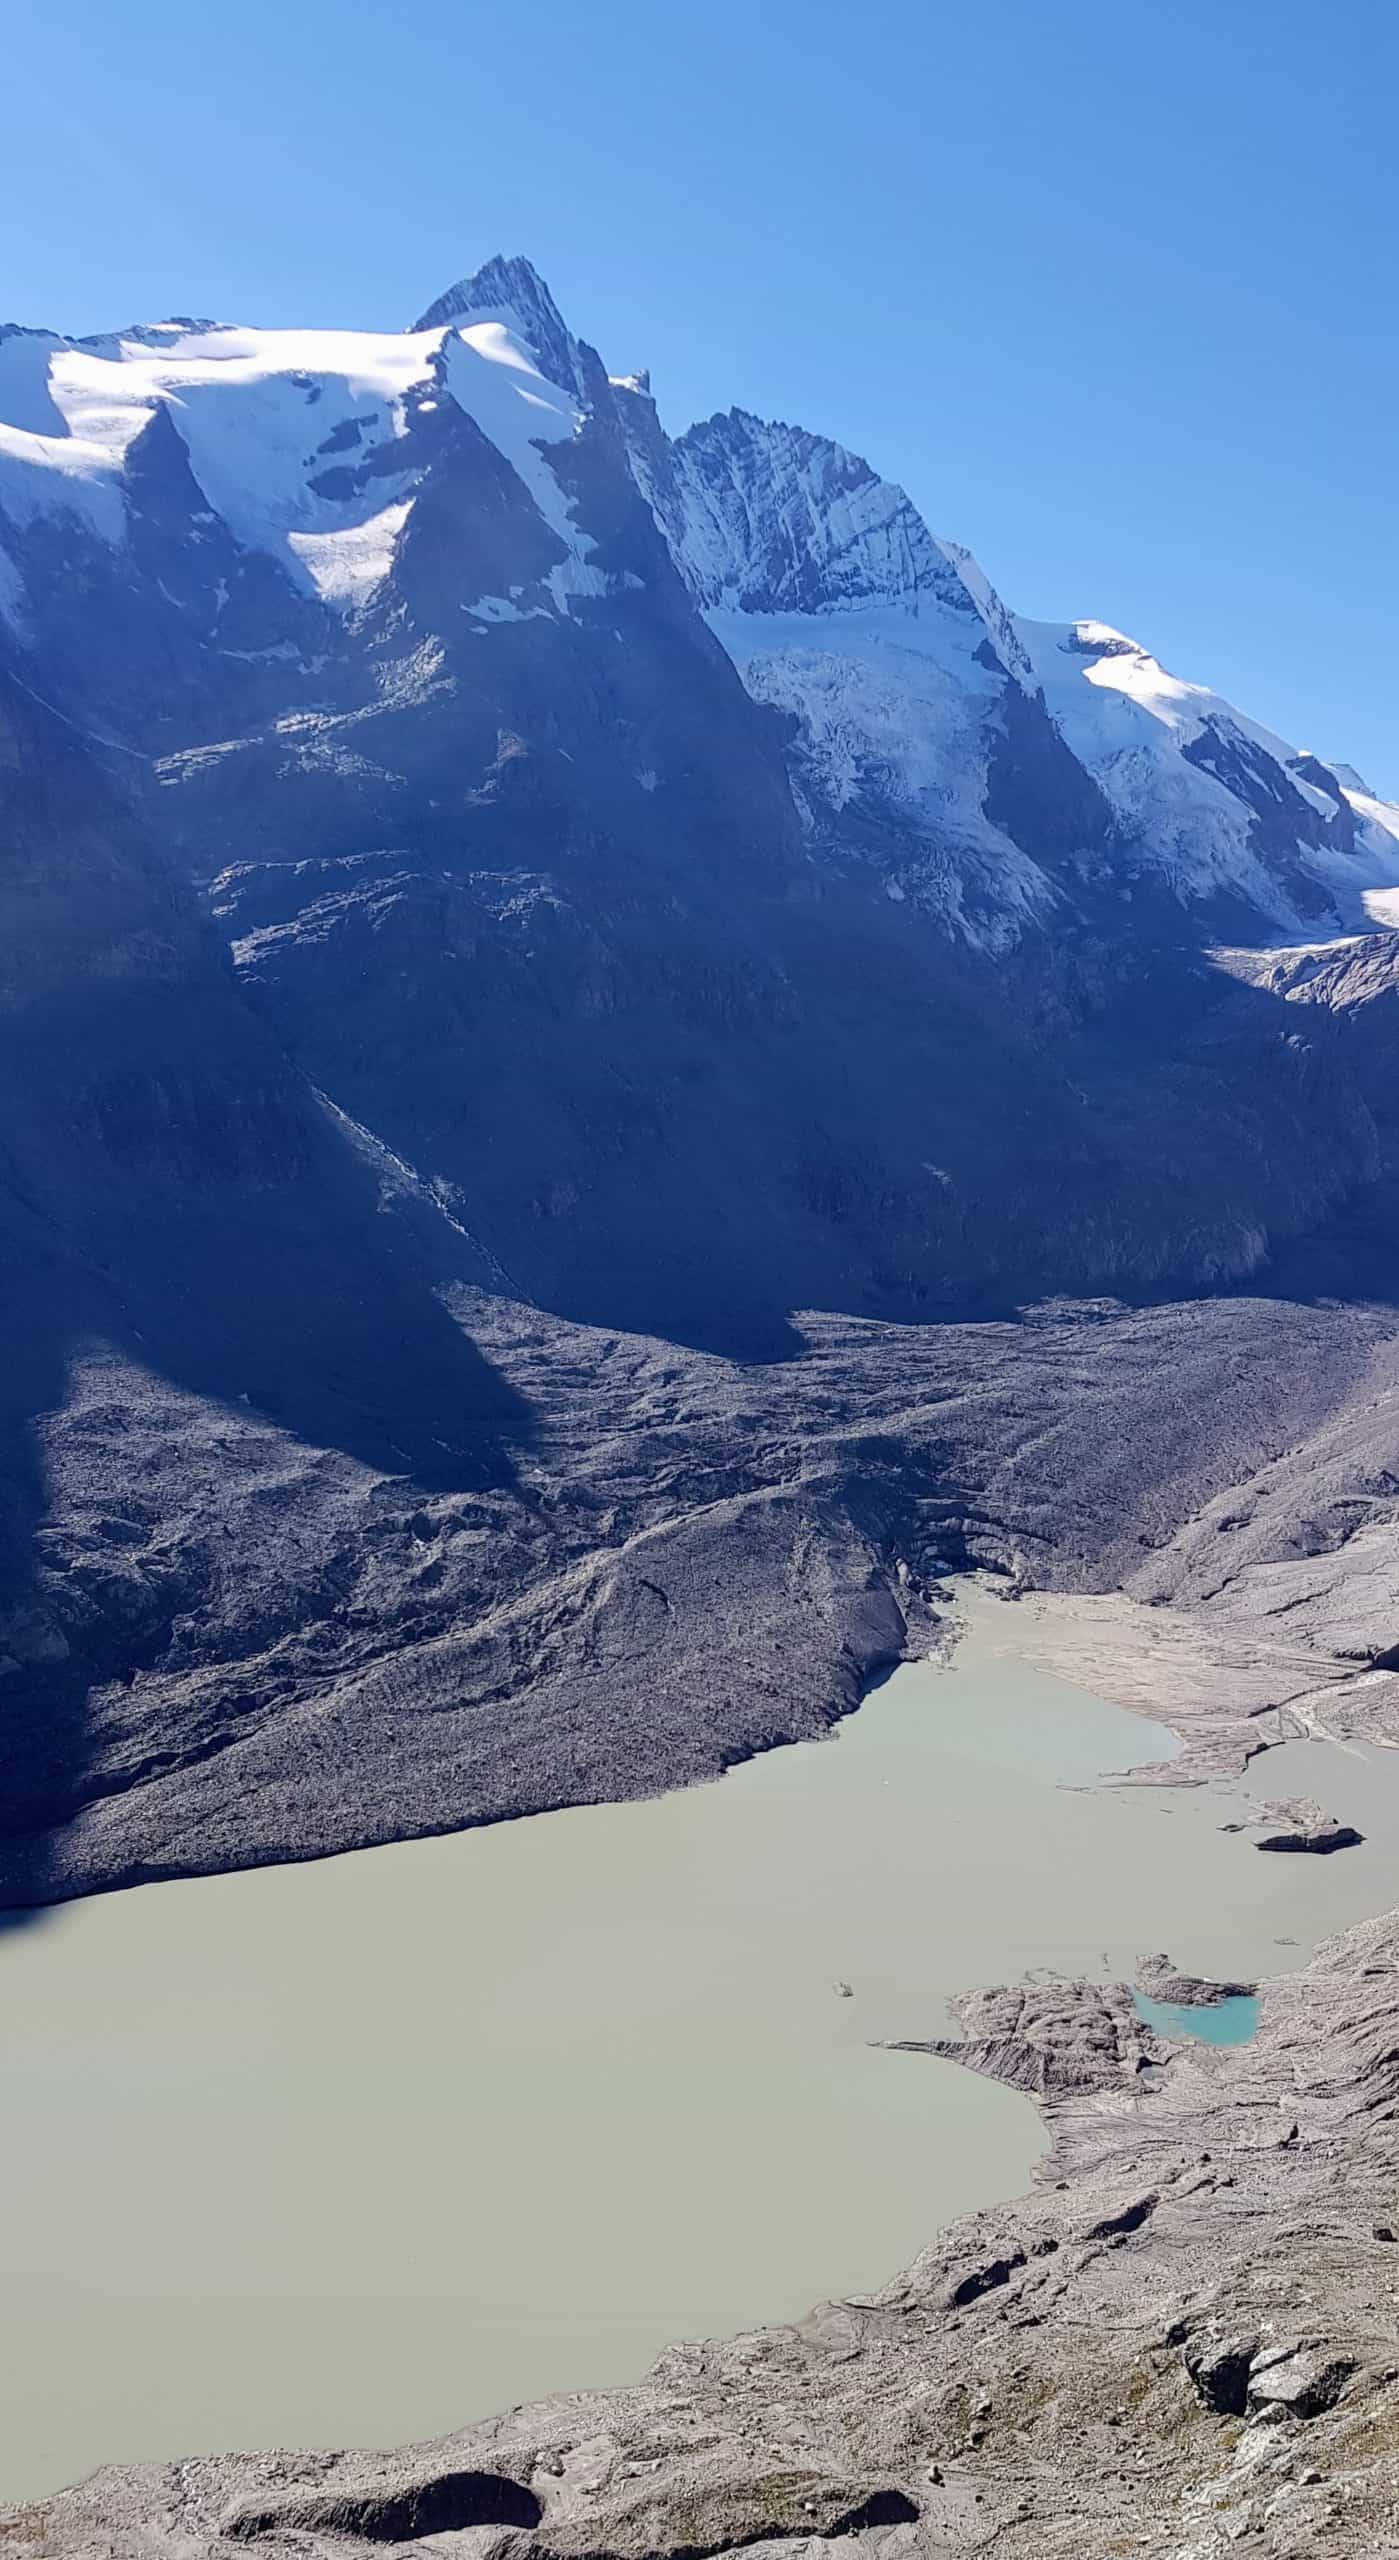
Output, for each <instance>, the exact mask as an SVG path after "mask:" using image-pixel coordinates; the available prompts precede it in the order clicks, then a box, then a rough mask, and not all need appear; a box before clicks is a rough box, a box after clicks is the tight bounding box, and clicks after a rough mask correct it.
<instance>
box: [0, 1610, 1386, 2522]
mask: <svg viewBox="0 0 1399 2560" xmlns="http://www.w3.org/2000/svg"><path fill="white" fill-rule="evenodd" d="M970 1617H971V1631H970V1633H969V1635H968V1637H967V1639H966V1641H965V1643H964V1644H963V1645H962V1646H961V1648H960V1649H959V1651H958V1653H957V1656H956V1659H955V1661H954V1663H953V1665H952V1667H951V1668H950V1669H941V1668H936V1667H932V1666H915V1667H909V1668H905V1669H903V1670H901V1671H899V1672H897V1673H896V1674H895V1676H894V1677H893V1678H892V1679H891V1680H890V1681H888V1682H887V1684H886V1685H885V1686H884V1687H882V1688H881V1689H879V1690H878V1691H877V1692H876V1693H875V1694H874V1695H873V1696H872V1697H871V1698H870V1699H869V1701H868V1702H867V1703H866V1705H865V1706H864V1707H863V1708H862V1709H861V1710H860V1712H859V1714H858V1715H857V1716H854V1717H852V1718H851V1719H850V1720H849V1721H848V1722H847V1723H846V1724H845V1725H844V1726H842V1727H841V1728H840V1729H839V1731H838V1732H837V1733H836V1734H835V1735H834V1736H833V1737H832V1738H831V1739H830V1740H829V1741H825V1742H822V1743H817V1744H808V1745H803V1746H800V1747H798V1748H796V1749H793V1750H786V1751H779V1752H774V1753H772V1754H770V1755H769V1756H768V1757H766V1758H765V1759H762V1760H759V1761H756V1762H753V1763H750V1764H749V1765H748V1766H747V1767H745V1768H742V1769H739V1770H736V1771H734V1772H732V1773H731V1774H730V1775H729V1776H728V1777H726V1778H724V1779H723V1780H722V1781H721V1782H720V1783H719V1784H717V1785H714V1786H707V1787H702V1788H696V1789H692V1790H690V1791H689V1792H686V1793H683V1794H680V1795H675V1796H669V1797H664V1798H662V1799H660V1800H659V1801H656V1802H652V1803H646V1804H636V1805H626V1806H612V1807H601V1808H596V1809H593V1808H589V1809H585V1810H580V1811H577V1812H570V1813H561V1814H548V1815H543V1816H539V1817H537V1818H535V1819H533V1820H529V1821H523V1822H516V1823H512V1824H509V1825H505V1826H502V1827H500V1828H498V1829H495V1830H489V1831H476V1832H468V1833H465V1834H460V1835H458V1836H457V1837H455V1838H452V1839H445V1840H435V1841H421V1842H415V1843H411V1844H408V1845H405V1846H403V1847H398V1848H389V1849H378V1850H370V1851H365V1852H362V1853H360V1854H358V1855H355V1856H350V1857H341V1858H335V1859H331V1860H328V1861H326V1862H324V1863H322V1864H319V1865H313V1866H302V1867H281V1868H270V1869H263V1870H260V1871H257V1872H254V1873H249V1874H244V1875H237V1876H226V1877H216V1878H212V1879H208V1880H205V1881H200V1882H195V1883H189V1884H174V1885H158V1886H148V1887H146V1888H144V1889H142V1890H140V1891H137V1892H132V1893H124V1894H113V1895H108V1896H105V1897H102V1898H100V1899H98V1900H94V1901H89V1902H86V1903H81V1904H74V1905H69V1906H67V1907H65V1908H62V1909H60V1910H57V1911H55V1912H53V1913H50V1914H48V1915H45V1916H44V1917H42V1918H40V1919H37V1920H36V1921H35V1922H34V1923H33V1924H32V1925H31V1926H28V1927H22V1928H17V1929H14V1930H11V1931H8V1932H4V1933H0V2071H3V2079H4V2090H5V2098H4V2105H3V2109H0V2287H3V2293H4V2299H5V2311H6V2316H5V2320H4V2323H3V2343H0V2502H3V2501H7V2500H17V2499H20V2498H24V2497H33V2496H36V2495H39V2494H41V2493H43V2492H44V2491H45V2490H47V2489H50V2488H52V2487H55V2486H57V2485H58V2484H60V2483H61V2482H64V2481H67V2480H71V2479H74V2478H76V2477H78V2476H80V2475H81V2474H82V2473H84V2472H86V2471H88V2470H90V2469H91V2468H92V2467H93V2466H94V2465H95V2464H97V2463H99V2462H104V2461H114V2460H123V2461H132V2460H136V2459H153V2458H169V2457H174V2456H178V2455H182V2454H186V2453H191V2452H196V2451H200V2450H209V2449H213V2448H215V2447H232V2446H235V2445H250V2444H278V2443H280V2444H312V2443H323V2444H337V2445H339V2444H350V2443H391V2442H394V2441H396V2440H402V2439H405V2438H411V2437H415V2436H419V2437H420V2436H426V2435H430V2434H433V2433H435V2432H440V2431H443V2430H445V2429H447V2428H449V2427H452V2426H454V2425H458V2424H461V2423H463V2422H464V2421H466V2420H467V2419H469V2418H472V2417H476V2416H482V2415H484V2414H486V2413H487V2412H488V2411H490V2410H492V2409H495V2408H499V2407H502V2406H504V2405H506V2404H508V2403H510V2402H512V2401H516V2400H520V2399H523V2398H526V2397H534V2396H536V2395H538V2394H540V2393H543V2392H545V2391H549V2390H553V2389H557V2388H563V2387H571V2386H578V2385H584V2384H596V2383H606V2382H610V2381H621V2380H626V2379H630V2378H632V2377H634V2376H637V2375H639V2374H640V2373H641V2372H642V2371H643V2370H644V2369H645V2367H646V2365H647V2363H648V2362H649V2360H650V2359H651V2357H652V2356H653V2355H654V2354H655V2353H656V2352H657V2351H658V2350H659V2349H660V2348H661V2347H662V2346H663V2345H664V2344H665V2343H666V2342H667V2340H669V2339H672V2338H675V2337H678V2336H685V2335H694V2334H701V2333H713V2332H719V2331H726V2330H730V2329H733V2328H735V2327H738V2326H741V2325H743V2324H745V2323H752V2322H759V2321H764V2320H781V2319H784V2318H790V2317H795V2316H799V2315H800V2314H801V2313H802V2312H803V2311H804V2310H806V2309H807V2308H808V2307H809V2305H810V2304H811V2303H813V2302H814V2301H816V2300H818V2299H819V2298H820V2297H821V2296H822V2295H824V2294H830V2293H838V2292H846V2291H852V2290H853V2291H867V2290H870V2289H873V2288H874V2287H876V2286H877V2285H879V2284H880V2283H881V2282H883V2281H884V2280H885V2279H886V2278H887V2277H889V2276H891V2275H892V2274H893V2273H894V2272H895V2271H896V2269H897V2268H898V2267H900V2266H901V2265H903V2264H905V2263H906V2262H907V2261H908V2260H909V2259H911V2258H912V2257H913V2256H914V2255H915V2254H916V2253H917V2251H918V2250H919V2248H920V2247H922V2246H923V2245H924V2244H925V2243H926V2242H927V2241H928V2240H929V2239H930V2238H931V2236H932V2234H933V2233H934V2232H935V2231H936V2229H937V2228H938V2226H939V2225H940V2224H941V2223H943V2222H946V2221H947V2220H948V2219H949V2218H951V2217H952V2216H953V2215H955V2214H958V2213H960V2212H962V2211H964V2210H966V2209H967V2208H969V2207H971V2206H973V2205H978V2204H984V2203H987V2202H990V2201H993V2200H994V2199H996V2198H998V2197H1004V2196H1009V2195H1013V2194H1015V2193H1017V2192H1018V2191H1019V2190H1020V2189H1022V2188H1023V2187H1024V2185H1025V2184H1026V2182H1027V2180H1028V2178H1029V2176H1030V2174H1031V2171H1032V2169H1033V2165H1034V2162H1035V2160H1036V2158H1037V2156H1038V2155H1039V2153H1040V2151H1041V2148H1042V2141H1041V2134H1040V2128H1039V2124H1038V2120H1037V2118H1036V2116H1035V2115H1034V2113H1033V2111H1032V2109H1031V2108H1030V2106H1029V2104H1028V2102H1027V2101H1026V2100H1024V2099H1023V2098H1021V2097H1019V2096H1017V2095H1015V2094H1013V2093H1012V2092H1011V2091H1010V2090H1008V2089H1003V2088H1000V2087H997V2086H995V2085H994V2084H992V2083H989V2082H986V2081H983V2080H978V2079H976V2078H975V2077H973V2076H972V2074H970V2073H968V2072H963V2071H961V2070H959V2069H958V2068H957V2067H956V2066H954V2065H952V2064H950V2063H941V2062H934V2061H931V2060H928V2059H926V2058H924V2057H918V2056H909V2055H904V2054H891V2053H881V2052H874V2051H872V2050H871V2049H870V2039H872V2038H876V2037H881V2036H900V2035H902V2036H909V2035H913V2036H917V2035H925V2034H927V2033H929V2032H936V2031H938V2030H939V2029H940V2028H942V2027H943V2026H944V2025H945V2023H946V2012H945V2007H944V2003H945V2001H946V1998H947V1996H948V1995H949V1994H950V1993H953V1992H955V1991H958V1990H961V1989H963V1988H965V1987H967V1986H969V1985H971V1984H975V1983H981V1982H988V1981H995V1980H1006V1979H1009V1978H1014V1977H1015V1976H1017V1975H1019V1974H1020V1973H1022V1972H1024V1971H1026V1970H1027V1969H1029V1968H1031V1967H1034V1966H1046V1967H1053V1968H1055V1969H1057V1970H1059V1971H1061V1972H1064V1973H1081V1972H1088V1973H1090V1974H1102V1973H1103V1972H1104V1971H1107V1972H1109V1973H1111V1974H1113V1975H1126V1976H1130V1974H1131V1972H1132V1970H1133V1965H1134V1960H1135V1958H1136V1956H1137V1954H1138V1953H1139V1951H1142V1950H1145V1949H1155V1948H1165V1949H1167V1950H1169V1952H1170V1954H1171V1955H1172V1957H1173V1958H1174V1959H1175V1960H1176V1961H1177V1963H1179V1964H1180V1965H1181V1966H1183V1967H1184V1968H1186V1969H1187V1970H1191V1971H1196V1972H1201V1973H1206V1974H1215V1975H1226V1976H1233V1977H1237V1978H1244V1979H1252V1978H1254V1977H1255V1976H1257V1975H1261V1974H1267V1973H1272V1972H1278V1971H1282V1970H1284V1969H1286V1967H1287V1966H1289V1965H1291V1964H1296V1963H1297V1962H1299V1961H1301V1959H1302V1956H1303V1955H1304V1954H1305V1951H1306V1948H1307V1947H1308V1945H1309V1944H1310V1943H1311V1941H1312V1940H1313V1939H1314V1938H1315V1937H1316V1936H1319V1935H1322V1934H1324V1933H1325V1932H1326V1931H1327V1930H1329V1929H1331V1928H1334V1927H1338V1926H1341V1925H1343V1924H1344V1923H1346V1922H1347V1921H1350V1920H1352V1919H1355V1918H1357V1917H1359V1916H1360V1915H1361V1914H1362V1913H1364V1912H1365V1911H1367V1910H1370V1909H1378V1908H1381V1907H1383V1905H1384V1903H1385V1902H1386V1900H1387V1899H1392V1896H1393V1881H1392V1877H1393V1867H1392V1861H1391V1860H1390V1858H1388V1857H1386V1856H1385V1855H1384V1854H1383V1849H1382V1848H1379V1849H1376V1848H1371V1847H1369V1846H1367V1847H1366V1848H1364V1849H1360V1850H1356V1851H1353V1852H1348V1853H1346V1854H1345V1855H1343V1856H1341V1857H1337V1858H1331V1859H1326V1860H1317V1859H1309V1858H1295V1857H1294V1858H1278V1857H1265V1856H1260V1855H1259V1854H1258V1853H1257V1851H1256V1850H1255V1849H1254V1848H1253V1847H1252V1846H1251V1844H1250V1843H1249V1842H1248V1840H1247V1839H1246V1838H1241V1837H1239V1836H1230V1835H1228V1834H1226V1833H1225V1832H1223V1831H1222V1830H1221V1828H1220V1825H1221V1824H1222V1823H1223V1822H1225V1821H1226V1820H1229V1819H1230V1818H1232V1817H1234V1816H1236V1815H1237V1812H1238V1810H1239V1799H1238V1796H1237V1794H1231V1793H1230V1792H1228V1791H1227V1790H1223V1789H1221V1790H1189V1791H1185V1790H1183V1791H1180V1792H1174V1791H1167V1792H1164V1793H1163V1792H1161V1791H1159V1790H1143V1789H1128V1790H1125V1791H1124V1790H1117V1791H1114V1790H1113V1789H1111V1788H1110V1787H1109V1788H1102V1787H1099V1786H1096V1785H1095V1784H1094V1783H1093V1782H1094V1781H1095V1780H1097V1779H1098V1777H1099V1776H1100V1774H1101V1773H1103V1772H1105V1771H1112V1770H1121V1769H1123V1768H1125V1767H1126V1766H1128V1765H1131V1764H1133V1763H1141V1762H1144V1761H1148V1760H1155V1759H1159V1758H1161V1757H1163V1756H1167V1755H1168V1754H1169V1753H1170V1751H1171V1749H1172V1747H1173V1746H1172V1744H1171V1741H1170V1739H1169V1737H1168V1736H1167V1734H1166V1733H1165V1732H1164V1731H1163V1730H1162V1729H1161V1728H1160V1727H1158V1726H1154V1725H1150V1724H1146V1723H1144V1722H1143V1721H1142V1720H1141V1719H1140V1718H1138V1717H1135V1716H1131V1715H1128V1714H1126V1713H1124V1712H1123V1711H1121V1710H1119V1709H1116V1708H1113V1707H1109V1706H1105V1705H1103V1704H1102V1703H1101V1702H1100V1701H1098V1700H1097V1699H1094V1698H1091V1697H1089V1696H1087V1695H1085V1694H1084V1693H1082V1692H1081V1691H1078V1690H1075V1689H1073V1688H1070V1687H1067V1686H1066V1685H1065V1684H1064V1683H1062V1682H1060V1681H1056V1680H1052V1679H1049V1678H1047V1677H1045V1676H1044V1675H1042V1674H1038V1673H1035V1672H1033V1671H1031V1670H1028V1669H1026V1668H1025V1667H1024V1665H1022V1664H1019V1663H1017V1662H1014V1661H1011V1660H1007V1659H1003V1658H1001V1657H1000V1655H999V1654H998V1652H997V1650H996V1626H997V1621H998V1620H1001V1619H1002V1618H1003V1612H1002V1610H1001V1607H1000V1605H999V1604H997V1603H994V1602H985V1601H980V1602H974V1603H973V1604H972V1605H971V1611H970ZM1265 1767H1266V1783H1264V1784H1263V1787H1262V1791H1263V1792H1264V1793H1265V1794H1268V1795H1270V1796H1272V1795H1280V1794H1287V1793H1298V1792H1310V1793H1314V1794H1317V1795H1320V1796H1321V1797H1322V1798H1323V1799H1324V1800H1325V1801H1326V1802H1327V1803H1328V1804H1329V1805H1330V1806H1331V1808H1332V1809H1333V1810H1334V1811H1335V1812H1337V1813H1338V1814H1340V1815H1341V1816H1343V1817H1345V1816H1350V1817H1352V1818H1355V1819H1358V1820H1359V1821H1360V1825H1361V1828H1362V1829H1364V1830H1365V1831H1366V1832H1367V1833H1368V1834H1370V1836H1371V1839H1372V1840H1373V1839H1375V1838H1376V1836H1377V1835H1379V1836H1380V1837H1381V1838H1382V1839H1383V1840H1384V1841H1385V1842H1387V1844H1388V1845H1389V1846H1391V1847H1392V1844H1393V1841H1394V1839H1395V1838H1396V1837H1399V1766H1396V1760H1395V1755H1381V1754H1376V1755H1370V1756H1369V1757H1368V1758H1362V1757H1361V1756H1360V1755H1356V1754H1343V1753H1340V1752H1336V1751H1332V1750H1329V1749H1327V1748H1326V1747H1325V1746H1322V1745H1306V1746H1289V1747H1288V1749H1287V1750H1286V1751H1285V1752H1279V1753H1274V1754H1272V1755H1270V1756H1269V1759H1268V1761H1267V1762H1266V1764H1265ZM1235 2023H1236V2025H1237V2024H1238V2023H1239V2022H1237V2021H1236V2022H1235Z"/></svg>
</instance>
